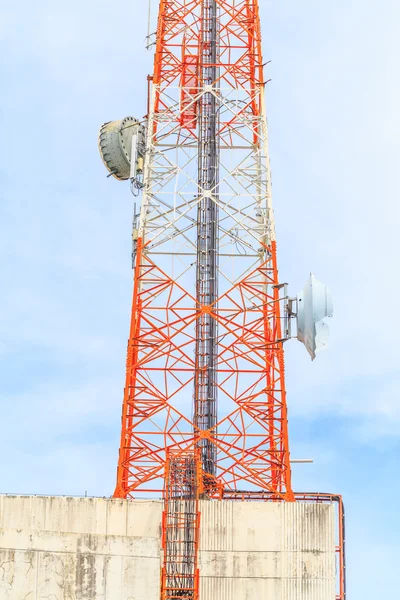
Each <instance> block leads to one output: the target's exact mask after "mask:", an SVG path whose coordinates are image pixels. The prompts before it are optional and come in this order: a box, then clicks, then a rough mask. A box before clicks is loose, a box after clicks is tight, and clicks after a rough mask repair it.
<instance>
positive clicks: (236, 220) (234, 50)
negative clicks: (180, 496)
mask: <svg viewBox="0 0 400 600" xmlns="http://www.w3.org/2000/svg"><path fill="white" fill-rule="evenodd" d="M265 85H266V81H265V78H264V73H263V61H262V54H261V35H260V22H259V14H258V3H257V1H256V0H239V1H238V0H162V1H161V3H160V12H159V18H158V28H157V42H156V51H155V61H154V74H153V78H152V89H151V98H150V103H149V114H148V119H147V143H146V153H145V162H144V174H143V182H144V187H143V196H142V203H141V210H140V215H139V216H138V219H137V224H136V229H137V234H135V236H134V237H135V239H136V238H137V244H136V252H135V254H136V257H135V266H134V291H133V303H132V320H131V329H130V336H129V342H128V353H127V372H126V385H125V393H124V401H123V415H122V434H121V445H120V455H119V466H118V480H117V487H116V490H115V496H116V497H122V498H126V497H137V496H138V494H139V493H140V492H146V493H149V492H161V491H162V490H163V487H164V478H165V474H166V469H167V452H168V451H174V452H177V451H181V452H184V453H187V452H190V451H193V452H194V451H195V449H196V448H199V449H200V451H201V462H202V468H203V472H204V479H205V481H207V482H208V483H207V486H208V493H209V495H214V496H215V495H218V494H220V493H221V490H222V489H224V490H229V489H232V490H233V489H236V488H240V487H241V485H243V484H244V483H245V482H246V484H247V486H248V487H251V486H255V487H256V488H257V489H263V490H266V491H269V492H271V493H273V494H274V496H275V497H276V499H286V500H293V492H292V489H291V477H290V462H289V448H288V431H287V413H286V396H285V380H284V357H283V348H282V345H283V342H282V334H281V315H280V300H279V279H278V269H277V259H276V243H275V226H274V218H273V211H272V204H271V179H270V167H269V156H268V133H267V121H266V116H265V112H264V90H265Z"/></svg>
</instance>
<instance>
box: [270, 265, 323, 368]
mask: <svg viewBox="0 0 400 600" xmlns="http://www.w3.org/2000/svg"><path fill="white" fill-rule="evenodd" d="M279 287H280V288H284V302H285V304H284V308H285V326H284V331H285V337H284V338H283V340H280V341H286V340H288V339H291V338H293V337H295V338H297V339H298V340H299V342H302V344H304V346H305V347H306V350H307V352H308V353H309V355H310V356H311V360H314V359H315V354H316V352H318V351H319V350H323V349H324V348H326V347H327V345H328V338H329V327H328V325H327V324H326V319H328V318H330V317H332V316H333V305H332V294H331V291H330V289H329V288H328V287H327V286H326V285H325V284H324V283H321V281H318V279H316V277H315V276H314V275H313V273H311V274H310V277H309V279H308V280H307V281H306V283H305V285H304V287H303V289H302V290H301V291H300V292H299V293H298V294H297V296H296V297H295V298H290V297H289V296H288V295H287V284H286V283H284V284H281V285H280V286H279ZM293 321H295V322H296V334H295V335H292V325H293Z"/></svg>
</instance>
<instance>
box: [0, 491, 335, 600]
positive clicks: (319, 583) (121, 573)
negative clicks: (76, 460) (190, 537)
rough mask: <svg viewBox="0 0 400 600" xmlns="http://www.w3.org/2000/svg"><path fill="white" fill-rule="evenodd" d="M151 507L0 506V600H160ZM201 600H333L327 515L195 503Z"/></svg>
mask: <svg viewBox="0 0 400 600" xmlns="http://www.w3.org/2000/svg"><path fill="white" fill-rule="evenodd" d="M161 511H162V506H161V503H160V502H158V501H134V502H129V501H123V500H109V499H103V498H53V497H32V496H26V497H24V496H0V600H159V598H160V523H161ZM201 511H202V516H201V548H200V568H201V595H200V600H264V599H265V600H335V541H334V511H333V507H332V506H329V505H321V504H320V505H312V504H300V503H298V504H281V503H242V502H237V503H233V502H209V501H204V502H202V503H201Z"/></svg>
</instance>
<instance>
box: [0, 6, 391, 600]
mask: <svg viewBox="0 0 400 600" xmlns="http://www.w3.org/2000/svg"><path fill="white" fill-rule="evenodd" d="M155 4H156V2H155V0H153V5H154V6H155ZM145 12H146V11H145V3H143V2H141V3H139V2H137V0H131V1H130V2H128V1H127V0H115V1H114V2H113V4H110V3H109V2H105V1H102V0H97V1H94V0H86V1H84V2H82V1H80V2H78V1H77V0H69V2H68V3H67V2H65V3H54V2H49V1H44V0H37V1H36V2H35V3H31V2H27V0H20V1H19V2H18V3H16V4H14V6H13V7H11V6H10V3H9V4H8V6H7V7H6V8H2V9H1V18H0V54H1V56H2V60H1V63H0V77H1V82H2V86H1V87H2V94H1V97H0V122H1V131H2V143H1V145H0V158H1V161H0V200H1V201H0V227H1V236H0V246H1V273H0V276H1V283H2V285H1V290H2V291H1V311H0V358H1V362H0V377H1V386H0V403H1V413H0V414H1V420H0V427H1V436H0V452H1V456H2V460H1V461H0V482H1V483H0V491H1V492H18V493H49V494H53V493H54V494H83V493H84V492H85V490H87V491H88V493H89V494H90V495H110V494H111V493H112V491H113V486H114V477H115V465H116V460H117V449H118V441H119V440H118V438H119V424H120V407H121V399H122V387H123V378H124V363H125V349H126V338H127V335H128V321H129V311H130V299H131V264H130V252H131V248H130V227H131V213H132V197H131V195H130V193H129V190H128V187H127V186H126V185H124V184H120V183H119V182H116V181H114V180H112V181H111V180H110V179H106V178H105V171H104V167H103V165H102V163H101V161H100V158H99V156H98V151H97V132H98V128H99V126H100V125H101V124H102V123H103V122H104V121H107V120H110V119H117V118H120V117H123V116H125V115H134V116H142V115H143V114H144V113H145V111H146V107H145V94H146V80H145V78H146V75H147V74H148V73H149V72H150V71H151V63H152V56H151V54H149V53H147V52H146V51H145V49H144V36H145V34H146V28H147V24H146V15H145ZM261 17H262V26H263V39H264V56H265V60H268V59H271V60H272V62H271V64H270V65H269V66H268V77H269V78H271V80H272V81H271V83H270V84H269V86H268V98H267V100H268V117H269V126H270V138H271V139H270V149H271V164H272V176H273V192H274V205H275V215H276V221H277V233H278V243H279V263H280V272H281V276H282V279H283V280H285V281H289V282H290V284H291V290H292V292H293V293H296V292H297V291H298V290H300V289H301V288H302V286H303V284H304V281H305V280H306V278H307V276H308V274H309V272H310V271H313V272H314V273H315V274H316V276H317V277H318V278H319V279H321V280H322V281H324V282H325V283H326V284H328V285H329V286H330V288H331V289H332V292H333V297H334V306H335V318H334V320H332V321H331V323H330V326H331V344H330V348H329V350H328V351H326V352H324V353H321V354H320V355H319V356H318V357H317V360H316V361H315V362H314V363H311V361H310V360H309V357H308V355H307V353H306V351H305V350H304V349H303V348H302V347H301V345H300V344H298V343H297V342H295V341H293V342H291V344H290V345H287V352H286V363H287V387H288V402H289V417H290V434H291V446H292V455H293V456H295V457H296V456H299V457H304V456H305V457H308V456H311V457H313V458H314V460H315V462H314V464H313V465H297V466H294V482H295V487H296V489H298V490H320V491H332V492H338V493H343V495H344V498H345V501H346V506H347V545H348V582H349V598H352V600H370V599H371V600H375V599H376V598H380V597H384V596H385V595H388V596H389V597H393V593H394V592H395V590H396V589H397V587H398V586H397V564H398V560H399V558H400V543H399V517H398V508H397V505H398V500H397V497H398V494H399V492H400V485H399V453H400V402H399V392H400V371H399V352H398V337H399V325H398V319H397V315H396V307H397V303H398V301H397V297H398V295H399V292H400V284H399V281H398V277H397V272H398V264H397V263H398V239H399V234H398V231H399V225H400V214H399V213H400V204H399V201H398V195H399V194H398V182H397V177H398V163H399V158H400V156H399V155H400V150H399V142H398V140H399V137H400V136H399V134H400V117H399V110H398V106H399V105H400V81H399V69H398V64H397V63H398V56H399V52H400V38H399V35H398V23H399V20H400V5H399V4H398V2H395V1H394V0H383V1H381V2H379V3H377V2H375V1H373V0H346V1H345V0H336V1H335V2H321V1H320V0H318V1H317V0H306V1H305V2H301V3H300V2H298V0H285V1H281V2H276V1H275V2H273V1H271V0H262V2H261ZM367 569H369V571H370V575H369V577H368V578H367V577H366V570H367Z"/></svg>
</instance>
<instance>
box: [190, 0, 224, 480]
mask: <svg viewBox="0 0 400 600" xmlns="http://www.w3.org/2000/svg"><path fill="white" fill-rule="evenodd" d="M201 23H202V31H201V44H200V55H199V58H200V65H199V66H200V79H199V85H200V88H202V89H203V90H204V93H203V94H202V96H201V97H200V99H199V116H198V135H199V141H198V147H199V149H198V170H199V172H198V196H199V204H198V209H197V272H196V300H197V308H198V309H200V310H201V308H202V307H203V306H210V307H211V306H212V307H213V309H214V310H216V308H217V306H216V305H217V301H218V271H217V267H218V204H217V202H216V201H215V199H217V198H218V179H219V143H218V141H219V138H218V136H217V123H218V109H219V106H218V96H217V95H216V94H215V93H212V91H211V90H212V89H213V86H214V90H217V89H218V88H219V82H218V78H217V70H218V67H217V59H218V42H217V3H216V0H205V1H204V3H203V6H202V20H201ZM206 90H207V91H206ZM205 192H206V193H205ZM217 331H218V323H217V321H216V319H214V318H213V316H212V315H211V313H210V312H202V313H201V314H200V316H199V317H198V319H197V321H196V367H195V382H194V390H195V391H194V426H195V435H198V432H200V431H212V430H213V429H214V428H215V425H216V423H217V395H218V387H217V366H216V363H217ZM198 445H199V446H200V447H201V450H202V465H203V469H204V472H205V473H207V474H209V475H210V476H212V477H215V475H216V446H215V445H214V444H213V443H212V442H211V440H209V439H207V438H203V439H201V440H199V442H198Z"/></svg>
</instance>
